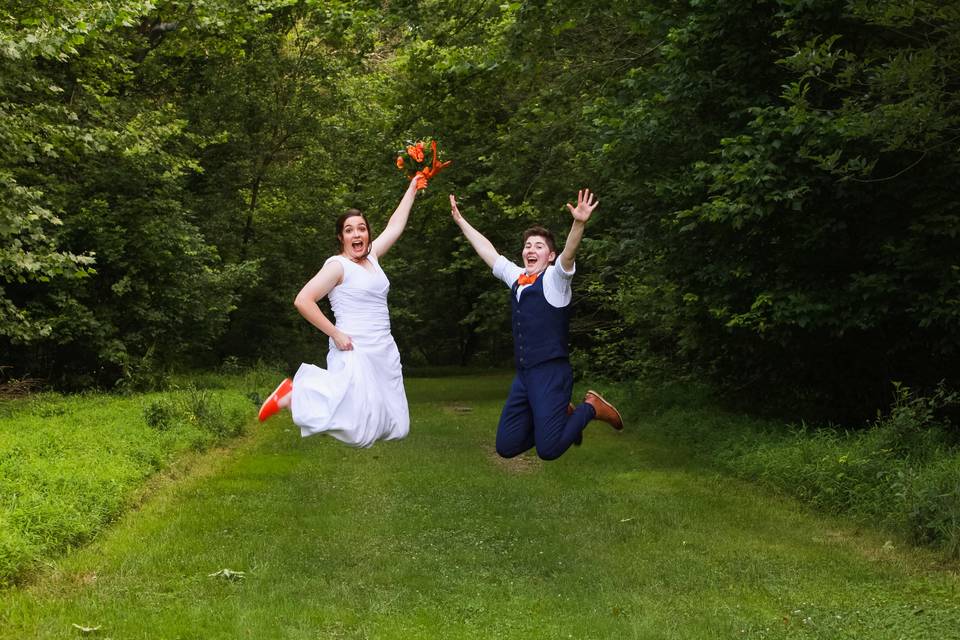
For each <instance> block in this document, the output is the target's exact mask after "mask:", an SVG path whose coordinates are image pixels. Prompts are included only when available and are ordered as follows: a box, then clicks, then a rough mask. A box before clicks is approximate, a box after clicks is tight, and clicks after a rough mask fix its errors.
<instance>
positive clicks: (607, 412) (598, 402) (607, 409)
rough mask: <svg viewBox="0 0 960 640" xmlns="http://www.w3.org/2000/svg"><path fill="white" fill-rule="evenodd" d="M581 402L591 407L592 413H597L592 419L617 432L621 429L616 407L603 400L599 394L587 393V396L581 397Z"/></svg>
mask: <svg viewBox="0 0 960 640" xmlns="http://www.w3.org/2000/svg"><path fill="white" fill-rule="evenodd" d="M583 401H584V402H586V403H587V404H589V405H590V406H591V407H593V409H594V411H596V412H597V415H596V416H594V419H596V420H600V421H602V422H606V423H607V424H609V425H610V426H611V427H613V428H614V429H616V430H617V431H620V430H621V429H623V418H621V417H620V412H619V411H617V408H616V407H614V406H613V405H612V404H610V403H609V402H607V401H606V400H604V399H603V396H601V395H600V394H599V393H597V392H596V391H587V395H585V396H584V397H583Z"/></svg>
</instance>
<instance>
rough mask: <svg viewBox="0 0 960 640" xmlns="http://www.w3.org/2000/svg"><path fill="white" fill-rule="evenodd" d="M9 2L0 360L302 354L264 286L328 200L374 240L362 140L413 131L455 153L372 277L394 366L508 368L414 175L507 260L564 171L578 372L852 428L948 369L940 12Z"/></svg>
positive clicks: (398, 187) (948, 131) (554, 206)
mask: <svg viewBox="0 0 960 640" xmlns="http://www.w3.org/2000/svg"><path fill="white" fill-rule="evenodd" d="M8 13H9V15H7V16H6V18H4V20H3V21H2V22H0V38H2V40H0V42H2V46H0V65H2V69H0V71H3V73H0V110H2V112H3V113H4V114H5V115H8V116H9V117H4V118H0V121H2V122H0V141H3V142H4V143H5V145H6V147H8V148H9V149H10V153H9V154H7V155H5V156H4V159H3V160H2V161H0V192H2V193H0V195H4V194H5V195H6V197H4V198H0V202H2V203H3V204H0V237H2V238H4V239H5V240H8V241H9V242H5V243H4V246H5V247H6V246H9V247H10V250H9V251H7V252H6V253H2V252H0V278H3V280H0V282H2V285H3V292H2V294H0V340H2V341H3V342H2V343H0V348H2V349H3V354H4V356H5V358H4V361H5V363H9V364H11V365H13V366H14V367H15V369H16V371H15V373H16V374H17V375H26V374H30V375H40V376H43V377H45V378H48V379H51V380H53V381H54V382H56V383H58V384H61V385H74V386H86V385H90V384H94V383H99V384H101V385H113V384H117V381H118V380H119V381H120V384H121V385H123V386H127V387H131V388H145V385H146V386H149V384H151V383H150V382H149V381H148V380H147V381H144V382H140V381H139V380H138V379H137V378H138V376H139V375H140V372H141V371H146V369H147V368H146V367H145V366H144V365H143V363H144V361H145V360H149V359H150V358H152V362H149V364H150V365H151V366H152V368H153V369H155V370H157V371H163V370H166V369H169V368H171V367H173V366H176V365H183V364H189V365H201V366H203V365H205V366H215V365H216V364H217V363H219V362H221V361H222V360H223V359H224V358H225V357H228V356H232V357H236V358H238V359H239V360H240V361H242V362H244V363H250V362H253V361H256V360H257V359H258V358H267V359H271V360H281V361H283V362H285V363H287V364H288V365H289V366H293V365H294V364H295V363H296V362H298V361H301V360H317V359H319V358H322V355H323V353H324V350H325V346H324V344H325V342H326V341H325V339H324V337H323V336H322V335H319V334H318V333H317V332H316V331H315V330H314V328H313V327H311V326H309V325H308V324H307V323H305V322H303V320H302V318H300V317H299V315H298V314H297V313H296V311H295V310H294V309H293V307H292V305H291V304H290V301H291V300H292V299H293V297H294V296H295V294H296V292H297V291H298V289H299V288H300V287H301V286H302V284H303V283H304V282H306V281H307V280H308V279H309V278H310V277H311V276H312V275H313V274H314V273H316V271H317V269H318V268H319V266H320V265H321V264H322V262H323V259H324V258H325V257H326V256H327V255H328V254H329V253H332V252H334V251H336V247H335V246H334V243H333V221H334V219H335V218H336V216H337V215H339V213H341V212H342V211H343V210H344V209H345V208H347V207H358V208H360V209H362V210H364V211H365V212H367V213H368V214H369V215H370V217H371V219H372V222H373V227H374V230H376V229H377V228H382V225H383V224H384V223H385V221H386V220H387V218H388V216H389V214H390V212H391V211H392V210H393V207H394V205H395V203H396V201H397V200H398V199H399V197H400V194H401V193H402V190H403V184H402V181H401V180H399V179H398V178H397V176H396V171H395V169H394V168H393V165H392V160H393V158H392V152H393V150H394V148H393V147H394V144H395V141H396V140H402V139H416V138H424V137H432V138H436V139H438V140H439V141H440V143H441V144H442V145H443V149H444V151H445V153H446V154H447V157H449V158H451V159H453V161H454V164H453V166H452V167H451V168H450V169H449V170H448V171H446V172H445V173H444V174H443V175H442V176H441V177H440V178H439V179H437V180H435V181H433V183H432V184H431V186H430V188H429V189H428V190H427V192H426V193H423V194H421V195H420V196H419V197H418V202H417V205H416V207H415V209H414V214H413V216H412V218H411V221H410V224H409V227H408V230H407V232H406V236H405V237H404V238H403V239H402V241H401V242H399V243H398V244H397V246H396V247H395V248H394V249H393V250H392V251H391V253H390V255H389V256H388V257H387V260H386V261H385V262H384V267H385V269H386V270H387V273H388V274H389V275H390V277H391V278H392V282H393V289H392V296H391V303H392V309H391V310H392V315H393V322H394V325H393V327H394V333H395V335H396V336H397V338H398V341H399V342H400V345H401V350H402V352H403V353H404V357H405V358H406V359H408V361H409V362H411V363H413V364H417V365H423V366H428V365H430V366H433V365H445V364H451V363H457V364H467V363H472V364H500V363H503V362H505V361H508V360H509V357H510V350H509V344H508V340H506V339H505V336H506V335H507V334H508V331H507V324H506V316H507V311H506V304H505V302H504V298H505V297H506V294H505V292H504V291H503V287H502V286H501V285H500V284H499V283H498V282H497V281H496V280H495V279H493V278H491V277H490V275H489V273H487V272H486V269H484V268H482V265H481V264H480V263H479V261H478V259H477V258H476V256H474V255H473V253H472V251H471V250H470V249H469V248H468V247H466V246H465V245H464V243H463V241H462V238H460V234H459V233H458V230H457V229H456V227H455V226H454V225H453V224H452V223H451V222H450V220H449V217H448V215H449V214H448V213H447V210H448V206H447V203H446V193H447V192H455V193H456V194H457V195H458V197H459V198H460V200H461V202H462V203H463V211H464V213H465V215H467V217H468V219H470V220H471V222H472V223H473V224H474V226H476V227H477V228H478V229H479V230H481V231H482V232H484V233H485V234H487V235H488V236H489V237H490V239H491V240H492V241H493V243H494V245H495V246H496V247H498V248H499V249H500V250H501V251H502V252H503V253H504V254H505V255H507V256H508V257H513V256H515V251H516V240H517V238H518V237H519V233H520V232H521V231H522V229H524V228H525V227H527V226H529V225H530V224H531V223H534V222H539V223H543V224H546V225H547V226H550V227H552V228H553V229H554V230H555V232H556V233H557V235H558V237H559V238H560V239H561V241H562V239H563V237H564V235H565V232H566V229H567V228H568V227H569V224H570V220H569V215H568V213H567V211H566V210H565V208H564V207H563V204H564V203H565V202H566V201H568V200H570V199H572V196H573V194H574V193H575V192H576V190H577V189H578V188H580V187H584V186H586V187H590V188H591V189H593V190H594V191H595V192H597V193H598V194H599V196H600V200H601V206H600V209H598V211H597V213H596V215H595V218H594V219H593V220H591V223H590V227H589V229H588V231H587V235H586V239H585V241H584V243H583V245H582V248H581V252H580V254H579V256H578V276H577V280H576V285H575V299H574V310H575V316H574V318H575V319H574V324H573V326H572V341H573V345H574V351H575V352H576V354H577V355H576V358H577V360H578V363H580V366H581V369H582V368H583V367H592V368H593V371H584V372H585V373H587V374H590V373H594V372H596V373H601V374H604V375H616V376H620V377H623V378H624V379H627V378H630V377H635V376H652V377H659V376H661V375H663V374H664V373H666V372H678V373H679V374H681V375H690V374H693V375H701V376H707V377H709V378H711V379H712V381H713V382H714V383H715V384H717V385H718V386H720V387H723V388H724V389H725V390H726V391H727V392H728V395H730V396H734V397H739V398H742V399H744V400H745V401H747V402H752V401H756V400H758V399H763V400H765V401H767V402H768V403H769V404H771V405H774V406H776V407H779V408H781V409H783V410H784V411H794V412H803V413H805V414H806V415H808V416H812V417H816V416H817V415H818V414H819V415H822V416H825V417H829V418H832V419H845V418H851V419H852V418H855V419H857V420H861V421H862V420H866V419H869V418H870V417H871V416H872V415H873V414H874V412H875V411H876V409H877V408H878V407H882V406H884V405H885V404H888V403H889V396H888V394H887V390H888V389H889V384H890V382H891V381H893V380H903V381H904V382H905V383H906V384H908V385H910V386H912V387H914V388H925V389H931V388H933V387H934V386H935V384H936V383H937V382H938V381H939V380H941V379H948V380H950V379H952V378H954V377H956V375H957V372H958V370H960V342H958V340H960V338H958V336H960V331H958V330H957V329H958V325H960V306H958V304H957V300H958V299H960V289H958V287H960V285H958V282H960V280H958V277H957V276H958V273H960V265H958V264H956V263H957V260H956V256H957V255H960V247H958V242H960V240H958V238H960V236H958V234H957V232H956V230H957V229H958V228H960V218H958V216H960V210H958V208H957V207H958V204H957V201H956V198H955V197H953V191H954V190H955V182H956V175H957V173H958V170H960V165H958V160H957V158H958V154H957V153H956V137H955V136H956V133H955V132H956V130H957V128H958V118H960V109H958V101H957V92H956V86H957V77H956V69H957V68H960V42H958V40H957V37H956V35H955V34H956V33H957V32H958V29H957V28H956V27H957V22H958V19H960V18H958V15H957V11H956V7H955V6H954V3H936V2H927V1H923V2H910V3H896V2H886V1H884V2H875V3H870V2H860V1H853V0H811V1H806V0H805V1H803V2H795V1H792V0H776V1H764V2H760V1H754V2H714V3H705V2H685V3H676V2H667V1H666V0H655V1H652V2H646V3H636V2H625V1H623V0H602V1H601V2H589V3H587V2H583V1H582V0H559V1H551V2H532V3H531V2H525V3H496V2H487V1H486V0H468V1H466V2H458V3H453V4H451V3H447V2H439V1H437V0H427V1H425V2H417V3H410V2H399V3H391V4H388V5H380V4H372V3H369V2H361V1H347V0H339V1H337V2H327V3H317V2H289V1H286V0H278V1H276V2H240V3H236V2H225V1H224V0H202V1H198V2H192V3H189V4H188V5H184V4H183V3H179V2H162V3H159V4H156V5H154V4H152V3H149V2H145V1H141V2H137V1H135V0H127V1H125V2H120V1H114V2H96V3H93V4H88V5H83V6H81V5H80V4H79V3H75V2H68V3H65V4H64V3H61V4H59V5H55V4H50V3H41V4H40V5H37V6H35V7H34V6H30V7H28V6H26V5H23V6H19V5H18V6H16V7H15V8H12V9H10V10H9V12H8ZM4 221H5V222H4ZM93 260H95V261H96V262H95V264H94V263H93V262H91V261H93ZM148 354H152V355H150V356H149V357H148ZM408 354H409V355H408ZM68 370H69V371H71V372H78V373H76V374H74V375H68V374H67V373H66V372H67V371H68ZM147 377H149V376H147Z"/></svg>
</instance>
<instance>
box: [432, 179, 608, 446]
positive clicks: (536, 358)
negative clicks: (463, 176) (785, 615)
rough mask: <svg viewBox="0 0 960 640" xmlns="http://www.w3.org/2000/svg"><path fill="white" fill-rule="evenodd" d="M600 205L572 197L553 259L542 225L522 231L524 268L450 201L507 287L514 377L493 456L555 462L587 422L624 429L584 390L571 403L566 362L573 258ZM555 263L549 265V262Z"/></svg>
mask: <svg viewBox="0 0 960 640" xmlns="http://www.w3.org/2000/svg"><path fill="white" fill-rule="evenodd" d="M598 204H599V201H597V200H596V199H595V197H594V194H592V193H590V190H589V189H581V190H580V191H579V193H578V194H577V206H576V207H574V206H573V205H571V204H570V203H567V208H568V209H569V210H570V214H571V215H572V216H573V224H572V226H571V227H570V233H569V234H567V241H566V243H565V244H564V246H563V251H562V252H561V253H560V259H559V260H556V258H557V252H556V251H557V249H556V244H555V242H554V239H553V234H552V233H551V232H550V231H549V230H548V229H546V228H544V227H539V226H537V227H531V228H530V229H527V230H526V231H525V232H524V233H523V250H522V254H521V255H522V257H523V266H522V267H521V266H518V265H517V264H514V263H513V262H511V261H510V260H508V259H507V258H505V257H504V256H503V255H501V254H500V252H499V251H497V249H496V248H495V247H494V246H493V244H492V243H491V242H490V241H489V240H488V239H487V238H486V237H485V236H484V235H483V234H482V233H480V232H479V231H477V230H476V229H474V228H473V227H472V226H471V225H470V223H469V222H467V220H466V219H465V218H464V217H463V215H461V213H460V210H459V208H458V207H457V200H456V196H454V195H452V194H451V196H450V211H451V214H452V216H453V220H454V222H456V223H457V226H459V227H460V230H461V231H462V232H463V235H464V236H465V237H466V238H467V240H468V241H469V242H470V244H471V246H473V248H474V250H475V251H476V252H477V255H479V256H480V257H481V258H482V259H483V261H484V262H486V263H487V265H488V266H490V268H492V269H493V275H495V276H496V277H497V278H499V279H500V280H503V282H504V283H506V285H507V286H508V287H510V306H511V308H512V309H513V322H512V324H513V345H514V347H513V348H514V360H515V361H516V367H517V373H516V375H515V376H514V379H513V384H512V385H511V386H510V394H509V396H508V397H507V402H506V404H505V405H504V407H503V411H502V412H501V414H500V424H499V425H498V426H497V453H498V454H499V455H501V456H503V457H504V458H512V457H513V456H516V455H519V454H521V453H523V452H524V451H527V450H529V449H530V448H531V447H536V449H537V455H538V456H540V457H541V458H543V459H544V460H555V459H556V458H559V457H560V456H561V455H563V453H564V452H565V451H566V450H567V449H569V448H570V445H571V444H576V445H579V444H580V443H581V441H582V438H583V436H582V433H583V430H584V428H586V426H587V424H588V423H589V422H590V421H591V420H593V419H597V420H602V421H604V422H606V423H608V424H610V425H611V426H612V427H613V428H614V429H617V430H620V429H623V419H622V418H621V416H620V412H618V411H617V409H616V408H615V407H614V406H613V405H612V404H610V403H609V402H607V401H606V400H604V399H603V398H602V397H601V396H600V394H598V393H597V392H596V391H587V394H586V396H585V397H584V399H583V403H582V404H580V405H579V406H577V407H574V406H573V404H571V403H570V394H571V393H572V392H573V370H572V369H571V367H570V359H569V357H568V334H569V327H570V301H571V299H572V291H571V286H570V282H571V280H572V279H573V274H574V272H575V271H576V265H575V263H574V258H575V257H576V255H577V249H578V248H579V246H580V240H581V239H582V238H583V231H584V228H585V227H586V224H587V220H589V219H590V215H591V214H592V213H593V210H594V209H596V208H597V205H598ZM555 260H556V263H554V261H555Z"/></svg>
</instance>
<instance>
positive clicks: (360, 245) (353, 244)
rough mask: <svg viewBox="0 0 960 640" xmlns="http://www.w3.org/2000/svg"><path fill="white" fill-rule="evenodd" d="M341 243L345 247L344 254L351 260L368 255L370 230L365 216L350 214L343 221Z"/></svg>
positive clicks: (360, 258)
mask: <svg viewBox="0 0 960 640" xmlns="http://www.w3.org/2000/svg"><path fill="white" fill-rule="evenodd" d="M340 245H341V246H342V247H343V255H345V256H346V257H348V258H350V259H351V260H362V259H363V258H364V257H366V255H367V253H369V247H370V230H369V229H368V228H367V221H366V220H364V219H363V216H350V217H349V218H347V219H346V220H344V221H343V231H341V233H340Z"/></svg>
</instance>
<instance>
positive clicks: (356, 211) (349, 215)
mask: <svg viewBox="0 0 960 640" xmlns="http://www.w3.org/2000/svg"><path fill="white" fill-rule="evenodd" d="M354 216H360V217H361V218H363V222H364V223H365V224H366V225H367V233H368V234H369V237H370V238H371V239H372V238H373V229H372V228H371V227H370V222H369V221H368V220H367V216H365V215H363V211H360V209H347V210H346V211H345V212H344V213H343V215H341V216H340V217H339V218H337V253H340V251H341V250H342V249H343V225H344V224H345V223H346V221H347V220H348V219H349V218H352V217H354Z"/></svg>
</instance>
